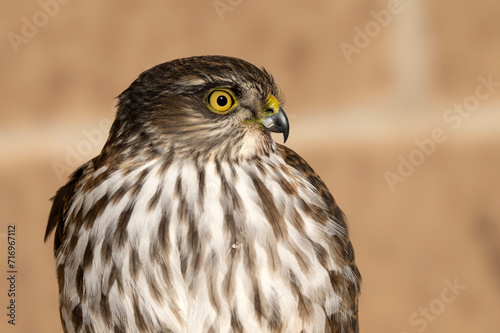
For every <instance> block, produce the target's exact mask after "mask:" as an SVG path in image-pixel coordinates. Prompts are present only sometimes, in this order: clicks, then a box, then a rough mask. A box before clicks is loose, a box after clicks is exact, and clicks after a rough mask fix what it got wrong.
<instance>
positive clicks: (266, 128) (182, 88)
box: [105, 56, 289, 159]
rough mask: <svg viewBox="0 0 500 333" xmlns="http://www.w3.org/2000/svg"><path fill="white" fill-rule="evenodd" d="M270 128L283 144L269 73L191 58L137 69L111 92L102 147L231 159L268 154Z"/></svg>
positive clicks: (282, 120) (224, 60)
mask: <svg viewBox="0 0 500 333" xmlns="http://www.w3.org/2000/svg"><path fill="white" fill-rule="evenodd" d="M270 132H278V133H283V136H284V140H285V141H286V139H287V137H288V132H289V124H288V119H287V117H286V114H285V112H284V111H283V108H282V102H281V101H280V97H279V93H278V88H277V86H276V84H275V83H274V80H273V78H272V76H271V75H269V74H268V73H267V71H266V70H265V69H263V68H262V69H259V68H257V67H256V66H254V65H252V64H250V63H248V62H246V61H243V60H240V59H236V58H231V57H224V56H199V57H191V58H183V59H177V60H173V61H170V62H167V63H164V64H160V65H158V66H155V67H153V68H151V69H149V70H147V71H145V72H143V73H142V74H141V75H140V76H139V77H138V78H137V79H136V80H135V81H134V82H133V83H132V84H131V86H130V87H129V88H128V89H126V90H125V91H124V92H123V93H122V94H121V95H120V96H119V103H118V111H117V115H116V119H115V122H114V124H113V126H112V128H111V133H110V138H113V140H108V143H107V145H108V144H109V145H111V144H112V143H114V144H115V147H109V149H108V150H112V149H113V148H118V149H121V150H123V149H124V146H125V147H127V148H130V149H131V150H137V151H142V152H146V151H147V152H148V153H150V154H162V153H163V152H166V151H168V152H174V153H175V154H182V155H191V156H195V157H205V158H211V157H212V158H220V159H239V158H245V157H248V158H251V157H252V156H253V155H260V154H268V153H269V152H270V151H271V150H272V149H273V145H274V142H273V140H272V138H271V135H270ZM120 145H121V147H120ZM105 148H106V147H105Z"/></svg>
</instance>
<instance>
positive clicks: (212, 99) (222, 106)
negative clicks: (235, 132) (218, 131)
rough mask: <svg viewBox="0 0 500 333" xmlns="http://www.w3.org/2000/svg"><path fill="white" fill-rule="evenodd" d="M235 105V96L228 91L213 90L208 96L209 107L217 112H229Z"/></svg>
mask: <svg viewBox="0 0 500 333" xmlns="http://www.w3.org/2000/svg"><path fill="white" fill-rule="evenodd" d="M234 104H235V101H234V97H233V95H232V94H231V93H230V92H228V91H226V90H213V91H212V92H211V93H210V94H209V95H208V105H209V106H210V108H211V109H212V111H215V112H227V111H228V110H229V109H231V107H232V106H233V105H234Z"/></svg>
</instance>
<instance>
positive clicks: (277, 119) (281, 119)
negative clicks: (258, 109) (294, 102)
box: [260, 106, 290, 142]
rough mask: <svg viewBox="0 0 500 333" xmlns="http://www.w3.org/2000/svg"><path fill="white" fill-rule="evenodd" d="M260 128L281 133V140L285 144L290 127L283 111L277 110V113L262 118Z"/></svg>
mask: <svg viewBox="0 0 500 333" xmlns="http://www.w3.org/2000/svg"><path fill="white" fill-rule="evenodd" d="M260 123H261V124H262V126H264V128H265V129H266V130H268V131H270V132H274V133H283V140H284V142H286V140H287V139H288V133H289V132H290V125H289V123H288V118H287V116H286V113H285V111H283V109H282V108H281V106H280V107H279V108H278V112H275V113H273V114H271V115H269V116H266V117H263V118H262V120H261V121H260Z"/></svg>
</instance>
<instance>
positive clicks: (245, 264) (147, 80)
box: [45, 56, 361, 333]
mask: <svg viewBox="0 0 500 333" xmlns="http://www.w3.org/2000/svg"><path fill="white" fill-rule="evenodd" d="M279 101H280V97H279V96H278V89H277V87H276V85H275V83H274V80H273V79H272V77H271V76H270V75H269V74H268V73H267V72H266V71H265V70H263V69H259V68H257V67H255V66H253V65H251V64H249V63H247V62H245V61H243V60H239V59H235V58H229V57H222V56H203V57H192V58H185V59H178V60H174V61H171V62H167V63H164V64H161V65H158V66H156V67H153V68H151V69H149V70H147V71H146V72H144V73H142V74H141V75H140V76H139V78H138V79H137V80H136V81H134V82H133V83H132V85H131V86H130V87H129V88H128V89H127V90H125V91H124V92H123V93H122V94H121V95H120V96H119V103H118V111H117V114H116V119H115V122H114V123H113V126H112V128H111V131H110V135H109V138H108V141H107V142H106V144H105V146H104V148H103V150H102V152H101V154H100V155H99V156H97V157H95V158H94V159H92V160H91V161H89V162H88V163H86V164H84V165H83V166H81V167H80V168H79V169H78V170H77V171H75V173H73V175H72V176H71V177H70V179H69V181H68V183H67V184H66V185H65V186H63V187H61V189H59V190H58V191H57V193H56V196H55V197H54V203H53V206H52V210H51V212H50V215H49V221H48V225H47V231H46V235H45V238H46V239H47V237H48V236H49V235H50V233H51V232H52V231H54V230H55V237H54V238H55V240H54V253H55V256H56V271H57V279H58V283H59V293H60V295H59V300H60V314H61V321H62V324H63V328H64V331H65V332H175V333H177V332H190V333H195V332H199V333H206V332H270V333H271V332H273V333H274V332H315V333H316V332H336V333H353V332H358V330H359V328H358V294H359V291H360V280H361V277H360V274H359V271H358V269H357V267H356V264H355V262H354V250H353V247H352V245H351V242H350V240H349V237H348V231H347V225H346V222H345V218H344V215H343V213H342V211H341V210H340V208H339V207H338V205H337V204H336V203H335V200H334V199H333V197H332V195H331V194H330V192H329V191H328V189H327V187H326V185H325V184H324V182H323V181H322V180H321V179H320V178H319V176H318V175H317V174H316V173H315V172H314V171H313V170H312V169H311V167H310V166H309V165H308V164H307V163H306V162H305V161H304V160H303V159H302V158H301V157H300V156H299V155H297V154H296V153H295V152H293V151H292V150H290V149H289V148H287V147H285V146H283V145H280V144H277V143H275V142H274V141H273V140H272V138H271V136H270V133H269V132H271V131H272V132H282V133H283V134H284V137H285V140H286V137H287V136H288V120H287V118H286V115H285V113H284V111H283V109H282V107H281V106H280V105H282V103H280V102H279Z"/></svg>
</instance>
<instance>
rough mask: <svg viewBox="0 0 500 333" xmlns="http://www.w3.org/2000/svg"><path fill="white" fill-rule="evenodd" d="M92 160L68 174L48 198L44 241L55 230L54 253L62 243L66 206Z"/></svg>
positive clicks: (67, 206) (71, 199)
mask: <svg viewBox="0 0 500 333" xmlns="http://www.w3.org/2000/svg"><path fill="white" fill-rule="evenodd" d="M92 166H93V161H89V162H87V163H86V164H84V165H82V166H81V167H80V168H78V169H77V170H76V171H75V172H73V173H72V174H71V176H69V181H68V182H67V183H66V185H64V186H63V187H61V188H60V189H59V190H58V191H57V192H56V195H55V196H53V197H52V198H51V199H50V200H52V202H53V203H52V208H51V209H50V214H49V220H48V222H47V229H46V230H45V237H44V241H45V242H46V241H47V238H48V237H49V236H50V234H51V233H52V231H54V230H55V235H54V254H55V253H57V250H58V249H59V247H60V246H61V244H62V241H63V236H64V222H65V221H66V218H67V212H68V208H69V207H70V205H71V203H72V202H73V198H74V195H75V190H76V188H77V187H78V185H79V184H80V182H81V181H82V179H83V178H84V176H85V175H86V174H87V173H88V171H89V170H90V169H93V168H92Z"/></svg>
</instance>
